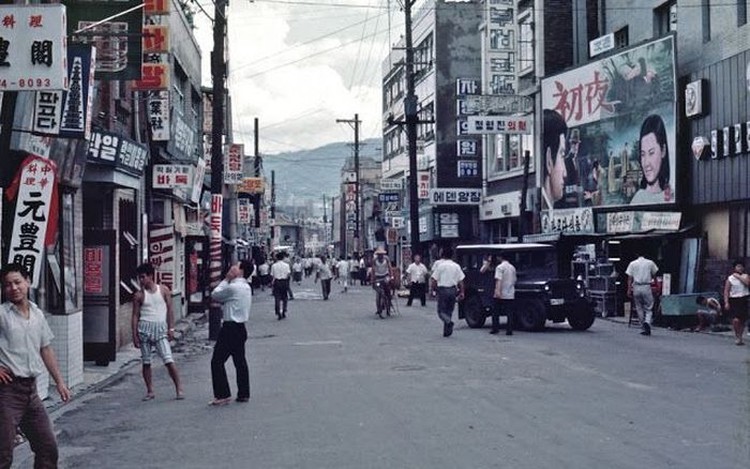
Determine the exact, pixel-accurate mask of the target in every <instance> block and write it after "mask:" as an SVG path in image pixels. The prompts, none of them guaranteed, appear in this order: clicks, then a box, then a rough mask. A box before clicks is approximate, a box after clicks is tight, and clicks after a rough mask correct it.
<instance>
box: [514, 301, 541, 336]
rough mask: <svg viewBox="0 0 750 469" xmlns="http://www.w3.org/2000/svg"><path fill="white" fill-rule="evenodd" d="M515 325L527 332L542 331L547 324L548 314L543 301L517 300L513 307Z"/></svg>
mask: <svg viewBox="0 0 750 469" xmlns="http://www.w3.org/2000/svg"><path fill="white" fill-rule="evenodd" d="M513 310H514V311H513V313H514V314H515V316H514V317H515V325H516V326H517V328H518V329H521V330H525V331H540V330H542V329H544V324H545V323H546V322H547V312H546V311H545V309H544V303H543V302H542V301H541V300H516V301H515V304H514V305H513Z"/></svg>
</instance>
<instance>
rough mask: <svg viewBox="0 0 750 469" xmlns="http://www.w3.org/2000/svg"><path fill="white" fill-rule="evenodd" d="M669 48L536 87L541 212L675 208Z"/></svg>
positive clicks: (619, 57)
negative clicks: (540, 109)
mask: <svg viewBox="0 0 750 469" xmlns="http://www.w3.org/2000/svg"><path fill="white" fill-rule="evenodd" d="M674 42H675V41H674V37H673V36H668V37H665V38H661V39H657V40H655V41H652V42H649V43H646V44H643V45H640V46H636V47H633V48H631V49H628V50H625V51H623V52H620V53H618V54H615V55H612V56H610V57H606V58H604V59H601V60H597V61H592V62H590V63H588V64H586V65H584V66H582V67H578V68H576V69H573V70H570V71H567V72H564V73H561V74H559V75H555V76H552V77H549V78H546V79H544V80H543V81H542V107H543V108H544V113H543V114H544V117H543V126H542V134H543V135H542V145H541V147H542V152H541V154H542V158H543V161H542V162H541V163H542V164H541V167H542V169H543V175H542V176H543V181H544V182H543V185H542V192H543V199H544V201H545V207H543V208H545V209H552V208H554V209H559V208H574V207H587V206H592V207H595V206H608V207H613V206H624V205H640V206H643V205H663V204H673V203H675V200H676V196H677V193H676V188H675V183H676V174H677V169H678V168H677V167H676V166H677V159H676V153H677V148H676V137H675V135H676V111H675V103H676V86H675V83H676V79H675V50H674V48H675V45H674Z"/></svg>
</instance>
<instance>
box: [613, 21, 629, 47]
mask: <svg viewBox="0 0 750 469" xmlns="http://www.w3.org/2000/svg"><path fill="white" fill-rule="evenodd" d="M628 45H630V31H629V29H628V27H627V26H625V27H622V28H620V29H618V30H617V31H615V48H616V49H623V48H625V47H628Z"/></svg>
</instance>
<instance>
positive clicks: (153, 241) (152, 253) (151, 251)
mask: <svg viewBox="0 0 750 469" xmlns="http://www.w3.org/2000/svg"><path fill="white" fill-rule="evenodd" d="M148 245H149V246H148V258H149V259H148V260H149V262H151V265H153V266H154V270H155V272H154V281H155V282H156V283H159V284H162V285H164V286H166V287H168V288H169V289H170V290H174V281H175V279H174V270H175V269H174V261H175V259H174V256H175V246H174V226H171V225H170V226H159V225H151V227H150V230H149V237H148Z"/></svg>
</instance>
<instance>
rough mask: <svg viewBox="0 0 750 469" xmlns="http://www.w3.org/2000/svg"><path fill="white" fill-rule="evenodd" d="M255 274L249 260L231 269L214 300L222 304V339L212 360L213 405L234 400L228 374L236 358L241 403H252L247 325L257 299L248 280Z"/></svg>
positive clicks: (215, 290)
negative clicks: (227, 368) (228, 366)
mask: <svg viewBox="0 0 750 469" xmlns="http://www.w3.org/2000/svg"><path fill="white" fill-rule="evenodd" d="M253 270H254V266H253V263H252V262H250V261H247V260H244V261H241V262H240V263H238V264H235V265H233V266H232V267H230V268H229V271H228V272H227V275H226V277H224V280H222V281H221V282H220V283H219V284H218V285H217V286H216V288H214V291H212V292H211V299H213V300H215V301H218V302H219V303H221V311H222V316H223V317H222V323H221V329H220V330H219V337H218V339H216V345H214V353H213V356H212V357H211V383H212V384H213V391H214V399H213V400H212V401H211V402H209V404H210V405H213V406H218V405H225V404H228V403H229V402H230V401H231V400H232V399H231V395H232V394H231V391H230V389H229V381H228V380H227V370H226V368H225V367H224V364H225V363H226V361H227V359H229V357H232V361H233V362H234V367H235V369H236V372H237V373H236V374H237V402H247V401H248V400H250V373H249V371H248V368H247V360H246V359H245V342H246V341H247V329H246V328H245V323H246V322H247V320H248V319H249V318H250V308H251V307H252V304H253V295H252V290H251V289H250V285H249V284H248V283H247V279H248V278H249V277H250V275H252V273H253Z"/></svg>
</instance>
